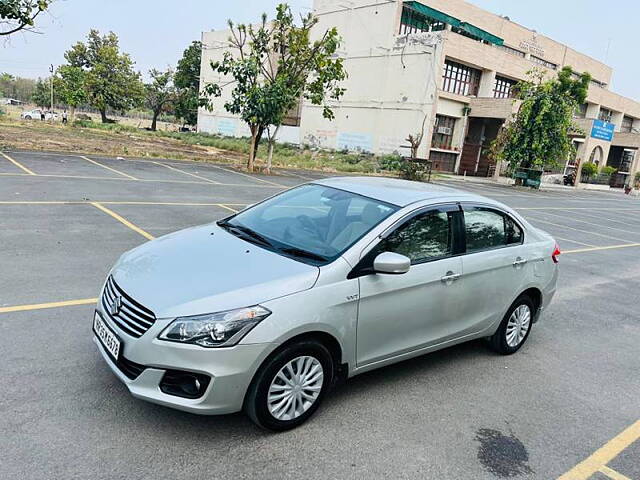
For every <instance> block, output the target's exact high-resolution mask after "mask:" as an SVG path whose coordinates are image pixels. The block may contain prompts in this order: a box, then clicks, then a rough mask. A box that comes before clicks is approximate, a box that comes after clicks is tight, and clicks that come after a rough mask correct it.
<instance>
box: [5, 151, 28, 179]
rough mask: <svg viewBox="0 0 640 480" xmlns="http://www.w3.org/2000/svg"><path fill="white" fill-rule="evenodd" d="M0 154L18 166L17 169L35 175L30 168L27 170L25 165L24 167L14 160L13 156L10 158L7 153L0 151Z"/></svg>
mask: <svg viewBox="0 0 640 480" xmlns="http://www.w3.org/2000/svg"><path fill="white" fill-rule="evenodd" d="M0 155H2V156H3V157H4V158H6V159H7V160H9V161H10V162H11V163H13V164H14V165H15V166H16V167H18V168H19V169H21V170H23V171H24V172H27V173H28V174H29V175H35V173H33V172H32V171H31V170H29V169H28V168H27V167H25V166H24V165H22V164H21V163H19V162H17V161H16V160H14V159H13V158H11V157H10V156H9V155H7V154H6V153H2V152H0Z"/></svg>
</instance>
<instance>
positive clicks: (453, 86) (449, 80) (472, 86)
mask: <svg viewBox="0 0 640 480" xmlns="http://www.w3.org/2000/svg"><path fill="white" fill-rule="evenodd" d="M481 75H482V73H481V72H480V70H476V69H475V68H471V67H467V66H466V65H462V64H461V63H457V62H452V61H450V60H447V61H446V62H445V64H444V75H443V76H442V78H443V82H442V89H443V90H444V91H445V92H450V93H457V94H458V95H478V88H479V87H480V76H481Z"/></svg>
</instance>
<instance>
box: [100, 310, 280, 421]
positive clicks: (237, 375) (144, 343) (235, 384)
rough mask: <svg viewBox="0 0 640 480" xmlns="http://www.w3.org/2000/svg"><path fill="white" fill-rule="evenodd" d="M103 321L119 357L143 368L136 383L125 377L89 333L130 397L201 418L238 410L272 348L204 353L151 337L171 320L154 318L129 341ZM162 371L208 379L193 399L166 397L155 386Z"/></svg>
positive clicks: (245, 347)
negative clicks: (115, 338) (119, 345)
mask: <svg viewBox="0 0 640 480" xmlns="http://www.w3.org/2000/svg"><path fill="white" fill-rule="evenodd" d="M103 318H104V316H103ZM105 321H106V322H107V323H108V324H109V326H110V327H111V328H112V329H113V330H114V331H115V332H116V333H117V334H118V336H119V337H120V339H121V340H122V342H123V344H124V345H123V350H122V355H124V356H125V358H126V359H127V360H129V361H131V362H135V363H137V364H140V365H143V366H145V367H146V368H145V369H144V370H143V371H142V373H140V374H139V375H138V376H137V377H136V378H135V379H133V380H132V379H130V378H128V377H127V376H126V375H125V374H124V373H123V371H122V370H121V369H120V368H118V366H117V365H116V364H115V363H114V361H113V360H112V359H111V357H110V356H109V354H107V352H106V351H105V349H104V348H103V347H102V345H101V344H100V341H99V340H98V339H97V338H96V337H95V335H93V341H94V342H95V343H96V345H97V347H98V350H99V352H100V354H101V355H102V357H103V358H104V360H105V362H107V365H109V367H110V368H111V370H112V371H113V373H114V374H115V375H116V376H117V377H118V378H119V379H120V380H121V381H122V382H123V383H124V384H125V385H126V386H127V388H128V389H129V391H130V392H131V394H132V395H133V396H134V397H136V398H139V399H142V400H146V401H149V402H152V403H157V404H159V405H164V406H167V407H172V408H176V409H178V410H184V411H187V412H192V413H197V414H201V415H219V414H227V413H234V412H238V411H240V410H242V405H243V402H244V396H245V393H246V391H247V388H248V387H249V384H250V383H251V380H252V378H253V376H254V374H255V372H256V370H257V369H258V368H259V366H260V365H261V363H262V361H263V360H264V359H265V358H266V357H267V355H269V353H271V352H272V351H273V349H274V348H275V345H274V344H271V343H261V344H248V345H236V346H234V347H228V348H218V349H205V348H202V347H198V346H195V345H184V344H178V343H172V342H165V341H162V340H158V339H157V338H156V337H157V336H158V334H159V333H160V332H161V331H162V330H163V329H164V328H165V327H166V326H167V325H168V324H169V323H170V321H171V320H158V321H156V324H154V325H153V326H152V327H151V328H150V329H149V330H148V331H147V332H146V333H145V334H144V335H142V337H140V338H133V337H130V336H128V335H127V334H125V333H124V332H122V330H120V329H118V328H117V327H116V326H115V325H114V324H113V322H110V321H109V320H108V319H105ZM167 370H184V371H188V372H195V373H203V374H206V375H209V376H210V377H211V382H210V383H209V385H208V387H207V389H206V390H205V392H204V394H203V395H202V396H201V397H199V398H196V399H190V398H183V397H178V396H174V395H169V394H166V393H164V392H162V391H161V390H160V382H161V380H162V377H163V376H164V374H165V372H166V371H167Z"/></svg>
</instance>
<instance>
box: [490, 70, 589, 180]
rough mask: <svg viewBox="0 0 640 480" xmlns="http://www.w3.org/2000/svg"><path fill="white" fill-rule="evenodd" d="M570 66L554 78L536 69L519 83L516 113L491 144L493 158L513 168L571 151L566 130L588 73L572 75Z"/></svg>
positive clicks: (549, 162)
mask: <svg viewBox="0 0 640 480" xmlns="http://www.w3.org/2000/svg"><path fill="white" fill-rule="evenodd" d="M573 75H574V74H573V70H572V69H571V67H568V66H567V67H564V68H563V69H562V70H561V71H560V72H558V76H557V78H555V79H550V80H544V73H543V72H541V71H539V70H535V69H534V70H532V71H531V72H529V76H530V80H529V81H523V82H520V83H518V85H517V88H516V95H517V98H518V99H519V100H522V104H521V105H520V108H519V110H518V113H517V114H516V115H514V118H513V119H512V120H511V122H509V123H508V124H507V125H506V126H505V127H504V128H503V129H502V130H501V132H500V134H499V135H498V138H496V140H494V142H493V143H492V145H491V156H492V158H493V159H495V160H505V161H508V162H509V164H510V167H511V169H512V170H515V169H516V168H518V167H522V168H542V167H553V166H556V165H558V164H559V163H560V162H564V160H565V159H566V158H567V156H568V155H569V154H570V153H571V152H572V149H573V147H572V144H571V138H570V137H569V133H570V132H572V131H579V129H578V128H577V127H575V126H574V125H573V122H572V119H573V113H574V112H575V110H576V108H577V106H578V105H579V104H582V103H584V101H585V99H586V97H587V91H588V88H589V82H590V80H591V75H589V74H588V73H583V74H582V75H580V77H579V78H578V79H574V78H573Z"/></svg>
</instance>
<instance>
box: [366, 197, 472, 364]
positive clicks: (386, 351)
mask: <svg viewBox="0 0 640 480" xmlns="http://www.w3.org/2000/svg"><path fill="white" fill-rule="evenodd" d="M460 224H461V212H460V208H459V206H458V205H447V206H441V207H437V208H434V207H430V208H428V209H425V210H422V211H419V212H417V213H416V214H414V215H412V216H411V217H410V218H409V219H406V220H405V221H403V222H402V223H401V224H400V225H399V226H398V227H397V228H396V229H395V230H394V231H392V232H391V233H390V234H389V235H388V236H386V238H384V239H383V240H381V241H380V243H378V245H376V246H375V247H374V248H373V249H372V250H371V251H369V252H368V253H367V254H366V255H365V257H364V258H363V259H362V261H361V262H360V264H361V266H364V267H365V268H366V266H367V265H369V264H371V265H372V264H373V259H374V258H375V257H376V256H377V255H378V254H380V253H382V252H394V253H399V254H401V255H405V256H407V257H409V258H410V259H411V268H410V269H409V271H408V272H407V273H405V274H401V275H385V274H375V273H369V274H367V275H362V276H360V278H359V281H360V302H359V310H358V326H357V364H358V366H362V365H366V364H368V363H372V362H376V361H379V360H384V359H386V358H390V357H394V356H396V355H399V354H402V353H405V352H409V351H412V350H415V349H418V348H421V347H424V346H427V345H430V344H434V343H438V342H439V341H441V340H442V339H443V338H448V337H450V336H452V335H454V334H455V332H456V331H457V330H458V328H459V324H458V323H457V322H458V317H457V315H455V313H454V312H455V309H456V304H457V302H458V300H459V298H460V295H461V285H460V282H459V281H458V278H459V277H460V275H461V273H462V261H461V258H460V256H459V255H458V254H459V252H460V249H461V247H460V245H461V242H460V238H459V237H458V233H457V232H459V225H460ZM357 269H358V267H356V270H355V271H357Z"/></svg>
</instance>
